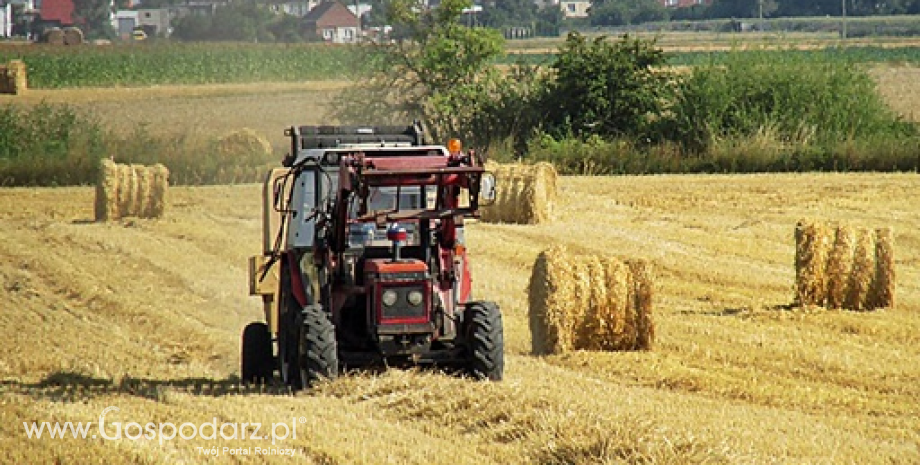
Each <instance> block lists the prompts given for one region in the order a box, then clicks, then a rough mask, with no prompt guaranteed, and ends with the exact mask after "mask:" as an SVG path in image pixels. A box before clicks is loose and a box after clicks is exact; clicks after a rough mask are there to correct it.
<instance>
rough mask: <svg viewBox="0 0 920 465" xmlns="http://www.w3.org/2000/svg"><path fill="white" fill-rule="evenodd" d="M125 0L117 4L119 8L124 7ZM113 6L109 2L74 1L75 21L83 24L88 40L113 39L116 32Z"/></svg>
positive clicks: (103, 0) (99, 0) (101, 0)
mask: <svg viewBox="0 0 920 465" xmlns="http://www.w3.org/2000/svg"><path fill="white" fill-rule="evenodd" d="M126 4H127V2H126V1H125V0H119V1H117V2H116V5H117V6H118V7H124V6H125V5H126ZM111 13H112V10H111V5H110V4H109V0H74V2H73V19H74V20H75V21H76V22H78V23H82V28H83V32H84V33H85V34H86V36H87V37H88V38H91V39H95V38H113V37H114V36H115V30H114V29H113V28H112V23H111V21H110V18H111Z"/></svg>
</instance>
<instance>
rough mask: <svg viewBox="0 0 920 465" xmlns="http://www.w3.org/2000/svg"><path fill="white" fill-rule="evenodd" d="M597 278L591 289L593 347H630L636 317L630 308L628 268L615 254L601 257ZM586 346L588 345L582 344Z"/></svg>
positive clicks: (634, 332)
mask: <svg viewBox="0 0 920 465" xmlns="http://www.w3.org/2000/svg"><path fill="white" fill-rule="evenodd" d="M598 273H599V275H600V276H601V279H600V280H599V282H598V283H597V284H596V286H595V290H603V292H599V293H598V294H595V295H594V299H593V302H592V311H591V312H590V315H591V316H593V317H594V318H595V319H596V323H594V326H595V327H596V336H597V337H596V339H595V340H594V341H593V343H594V344H593V347H590V348H594V349H597V350H631V349H633V348H634V347H635V345H636V331H635V329H636V318H635V313H634V312H633V311H632V301H633V298H632V292H631V291H630V286H629V275H630V273H629V268H628V267H627V265H626V264H625V263H623V262H622V261H620V260H617V259H615V258H609V259H607V260H604V262H603V264H602V269H601V270H600V271H599V272H598ZM586 348H589V347H586Z"/></svg>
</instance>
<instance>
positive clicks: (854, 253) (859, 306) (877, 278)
mask: <svg viewBox="0 0 920 465" xmlns="http://www.w3.org/2000/svg"><path fill="white" fill-rule="evenodd" d="M795 244H796V254H795V275H796V286H795V287H796V304H798V305H801V306H818V307H828V308H841V309H847V310H857V311H864V310H875V309H879V308H890V307H893V306H894V295H895V272H894V244H893V238H892V232H891V229H890V228H883V229H876V230H867V229H861V228H852V227H849V226H840V225H837V226H830V225H827V224H823V223H818V222H806V221H800V222H799V223H798V224H797V225H796V229H795Z"/></svg>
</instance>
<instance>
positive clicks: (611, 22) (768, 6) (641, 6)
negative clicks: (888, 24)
mask: <svg viewBox="0 0 920 465" xmlns="http://www.w3.org/2000/svg"><path fill="white" fill-rule="evenodd" d="M844 6H845V7H846V14H847V15H848V16H874V15H902V14H920V0H888V1H884V2H878V1H868V0H814V1H809V2H803V1H800V0H714V1H713V2H712V3H711V4H709V5H705V4H704V5H696V6H692V7H687V8H667V7H665V6H664V5H663V4H662V2H661V1H660V0H594V1H593V2H592V5H591V11H590V13H589V21H590V23H591V24H592V25H595V26H624V25H634V24H641V23H645V22H653V21H667V20H705V19H728V18H758V17H761V16H763V17H768V18H775V17H803V16H805V17H807V16H841V15H842V14H843V13H844V11H843V10H844Z"/></svg>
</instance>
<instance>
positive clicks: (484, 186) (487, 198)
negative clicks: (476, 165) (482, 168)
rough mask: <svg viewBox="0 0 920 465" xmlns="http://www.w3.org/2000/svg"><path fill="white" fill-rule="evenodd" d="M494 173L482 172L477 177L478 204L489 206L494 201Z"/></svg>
mask: <svg viewBox="0 0 920 465" xmlns="http://www.w3.org/2000/svg"><path fill="white" fill-rule="evenodd" d="M495 195H496V194H495V175H494V174H492V173H489V172H485V173H482V177H481V178H480V179H479V205H482V206H489V205H492V204H494V203H495Z"/></svg>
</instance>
